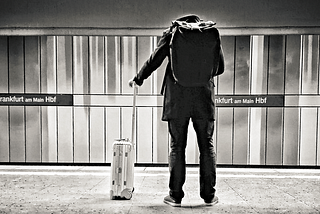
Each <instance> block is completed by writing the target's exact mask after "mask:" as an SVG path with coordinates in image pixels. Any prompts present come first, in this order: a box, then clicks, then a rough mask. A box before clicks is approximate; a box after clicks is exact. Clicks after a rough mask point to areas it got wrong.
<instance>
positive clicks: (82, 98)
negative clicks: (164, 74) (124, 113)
mask: <svg viewBox="0 0 320 214" xmlns="http://www.w3.org/2000/svg"><path fill="white" fill-rule="evenodd" d="M162 100H163V97H162V96H156V95H155V96H153V95H151V96H137V100H136V106H137V107H161V106H162ZM132 102H133V96H132V95H74V106H104V107H118V106H121V107H130V106H132Z"/></svg>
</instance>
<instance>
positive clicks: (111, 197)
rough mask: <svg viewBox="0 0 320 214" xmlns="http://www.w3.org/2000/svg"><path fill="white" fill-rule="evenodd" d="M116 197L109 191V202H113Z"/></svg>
mask: <svg viewBox="0 0 320 214" xmlns="http://www.w3.org/2000/svg"><path fill="white" fill-rule="evenodd" d="M115 198H116V197H115V196H114V195H113V191H112V190H110V199H111V200H114V199H115Z"/></svg>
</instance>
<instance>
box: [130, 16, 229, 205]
mask: <svg viewBox="0 0 320 214" xmlns="http://www.w3.org/2000/svg"><path fill="white" fill-rule="evenodd" d="M201 21H202V20H201V19H200V18H199V17H198V16H197V15H187V16H183V17H181V18H179V19H177V20H175V21H174V22H173V23H176V24H180V25H181V24H182V27H183V28H181V29H180V30H179V29H178V28H176V26H175V25H174V24H173V25H172V26H171V27H170V28H169V29H167V30H165V31H164V33H163V36H162V37H161V39H160V40H159V42H158V47H157V48H156V49H155V50H154V52H153V53H152V54H151V56H150V58H149V59H148V60H147V61H146V62H145V63H144V65H143V66H142V68H141V70H140V71H139V72H138V74H137V75H136V76H135V77H134V78H133V79H132V80H130V81H129V85H130V86H131V87H132V86H133V84H134V82H135V83H136V84H137V85H139V86H141V85H142V84H143V81H144V80H145V79H147V78H148V77H149V76H150V75H151V74H152V72H153V71H155V70H156V69H157V68H158V67H159V66H160V65H161V64H162V62H163V61H164V59H165V58H166V57H168V59H169V63H168V65H167V67H166V74H165V77H164V78H165V79H164V84H163V86H162V91H161V93H162V94H163V91H164V103H163V115H162V120H163V121H167V122H168V128H169V133H170V135H171V144H170V149H171V151H170V155H169V171H170V179H169V189H170V191H169V195H168V196H166V197H165V198H164V203H166V204H169V205H171V206H175V207H178V206H181V200H182V198H183V197H184V191H183V188H182V187H183V185H184V183H185V179H186V160H185V149H186V146H187V132H188V125H189V121H190V119H191V120H192V123H193V127H194V129H195V132H196V135H197V141H198V147H199V151H200V197H201V198H202V199H203V200H204V202H205V204H206V205H214V204H216V203H218V197H217V196H215V191H216V190H215V185H216V155H215V151H214V146H213V139H212V136H213V131H214V115H215V104H214V82H213V77H214V76H217V75H220V74H222V73H223V72H224V58H223V52H222V49H221V46H220V35H219V33H218V30H217V29H216V28H214V29H213V30H214V31H213V32H214V33H212V36H211V37H210V40H211V38H212V40H211V41H213V44H214V52H216V53H217V54H213V55H212V56H210V55H209V56H208V54H206V53H207V52H205V53H204V52H203V51H201V49H199V48H197V47H194V48H193V49H194V50H196V51H195V54H193V55H192V54H187V55H186V54H184V53H185V52H186V51H182V52H181V51H180V52H179V51H175V48H176V46H177V45H176V46H175V45H174V42H175V41H174V40H173V39H172V38H173V37H174V34H175V32H178V31H179V32H180V33H181V32H182V31H183V29H184V27H188V26H189V25H190V26H191V28H193V27H192V26H196V24H197V26H204V25H205V22H201ZM199 23H202V24H200V25H199ZM207 23H208V22H207ZM209 24H210V26H211V27H212V25H214V24H215V23H213V22H209ZM199 29H200V28H199ZM206 29H208V28H207V27H204V28H201V29H200V31H201V32H202V31H205V30H206ZM185 35H187V34H185ZM183 37H184V36H183ZM176 40H178V39H176ZM211 41H210V42H211ZM198 42H199V41H198ZM191 43H194V42H192V41H191ZM211 43H212V42H211ZM200 46H201V45H200ZM204 46H208V44H205V45H204ZM177 49H178V48H177ZM216 49H217V50H216ZM199 50H200V51H199ZM197 51H198V52H197ZM211 52H212V51H211ZM211 52H210V51H209V52H208V53H211ZM201 54H202V56H204V58H205V57H207V59H205V60H203V61H205V62H206V63H207V62H209V64H210V66H211V67H210V69H209V70H210V72H211V73H210V75H209V77H208V78H207V80H206V81H205V82H204V83H201V82H200V83H199V82H198V83H197V84H193V82H190V79H191V80H192V79H194V80H196V79H195V78H193V77H196V76H197V75H193V74H191V73H188V72H195V73H199V74H198V76H199V75H200V72H204V69H202V68H204V66H203V65H201V63H198V64H197V61H196V60H195V61H194V59H193V58H196V57H197V56H199V55H201ZM175 55H178V56H179V55H185V56H182V58H180V60H179V61H180V62H181V61H182V62H183V63H182V64H184V65H183V66H185V65H186V64H187V67H183V66H182V67H183V69H182V70H188V67H190V68H191V67H193V68H192V69H191V70H192V71H185V72H186V73H185V74H183V73H182V75H181V71H180V73H175V72H176V70H178V68H177V69H176V67H177V66H176V65H175V64H176V61H177V60H176V59H175ZM190 56H191V57H192V58H190ZM188 57H189V58H188ZM208 57H209V58H208ZM178 58H179V57H178ZM189 61H192V62H193V64H192V65H191V66H189V65H188V63H187V62H189ZM195 67H196V68H197V69H194V68H195ZM180 70H181V69H180ZM207 70H208V69H207ZM182 72H184V71H182ZM201 75H202V74H201ZM188 79H189V80H188ZM180 80H181V81H180ZM188 81H189V83H188ZM192 81H193V80H192Z"/></svg>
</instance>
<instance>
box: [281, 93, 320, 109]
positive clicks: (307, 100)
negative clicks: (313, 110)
mask: <svg viewBox="0 0 320 214" xmlns="http://www.w3.org/2000/svg"><path fill="white" fill-rule="evenodd" d="M285 104H286V105H285V106H286V107H319V106H320V95H298V96H285Z"/></svg>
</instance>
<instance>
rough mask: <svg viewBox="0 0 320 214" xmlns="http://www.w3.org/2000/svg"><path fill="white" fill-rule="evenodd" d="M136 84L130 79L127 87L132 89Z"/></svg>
mask: <svg viewBox="0 0 320 214" xmlns="http://www.w3.org/2000/svg"><path fill="white" fill-rule="evenodd" d="M136 85H137V84H136V82H135V81H134V80H133V79H131V80H129V86H130V87H131V88H132V87H133V86H136Z"/></svg>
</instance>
